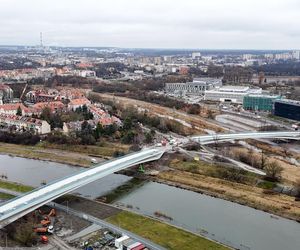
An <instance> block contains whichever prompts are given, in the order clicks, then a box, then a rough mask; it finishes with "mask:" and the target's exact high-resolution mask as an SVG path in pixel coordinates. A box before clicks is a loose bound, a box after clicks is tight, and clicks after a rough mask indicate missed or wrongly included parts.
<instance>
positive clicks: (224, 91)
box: [205, 85, 262, 104]
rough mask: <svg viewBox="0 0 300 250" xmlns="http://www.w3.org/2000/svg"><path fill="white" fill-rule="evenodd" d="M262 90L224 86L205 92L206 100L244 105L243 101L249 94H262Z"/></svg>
mask: <svg viewBox="0 0 300 250" xmlns="http://www.w3.org/2000/svg"><path fill="white" fill-rule="evenodd" d="M261 93H262V89H261V88H255V89H253V88H250V87H248V86H229V85H227V86H223V87H220V88H215V89H212V90H208V91H206V92H205V100H208V101H217V102H231V103H238V104H242V103H243V99H244V97H245V96H246V95H249V94H261Z"/></svg>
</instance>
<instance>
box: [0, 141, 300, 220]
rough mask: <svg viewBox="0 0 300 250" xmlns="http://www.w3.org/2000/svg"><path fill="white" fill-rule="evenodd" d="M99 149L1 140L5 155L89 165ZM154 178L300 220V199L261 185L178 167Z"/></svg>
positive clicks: (0, 149) (113, 194) (0, 145)
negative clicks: (234, 180) (31, 144)
mask: <svg viewBox="0 0 300 250" xmlns="http://www.w3.org/2000/svg"><path fill="white" fill-rule="evenodd" d="M110 146H111V147H110V148H111V149H110V150H107V147H106V149H105V150H106V151H105V152H106V154H110V153H112V152H113V151H114V150H116V149H120V147H118V146H116V147H115V148H113V147H112V145H110ZM83 147H85V146H83ZM99 148H100V149H98V150H99V151H96V150H97V148H96V147H95V146H92V147H86V148H78V147H70V150H73V151H68V150H67V149H69V148H67V147H65V146H61V145H58V146H57V145H43V146H41V145H38V146H23V145H15V144H7V143H0V152H1V153H2V154H9V155H13V156H19V157H24V158H31V159H38V160H44V161H53V162H59V163H64V164H69V165H74V166H81V167H88V166H90V165H91V163H90V158H91V156H90V154H89V153H87V152H86V151H88V152H93V153H99V152H103V147H102V148H101V147H99ZM80 149H81V150H82V152H85V153H84V154H83V153H79V152H74V151H79V150H80ZM123 149H124V148H123ZM97 155H98V154H97ZM153 180H154V181H157V182H161V183H165V184H167V185H171V186H176V187H180V188H184V189H188V190H191V191H194V192H198V193H203V194H207V195H210V196H213V197H218V198H220V199H225V200H229V201H232V202H235V203H238V204H242V205H245V206H249V207H252V208H255V209H259V210H262V211H265V212H269V213H272V214H276V215H278V216H281V217H284V218H288V219H292V220H296V221H300V202H296V201H295V200H294V198H293V197H290V196H287V195H282V194H275V193H272V192H267V191H268V190H264V189H262V188H258V187H253V186H249V185H245V184H241V183H236V182H231V181H226V180H222V179H218V178H214V177H210V176H206V175H201V174H197V173H190V172H187V171H182V170H178V169H176V170H172V171H162V172H160V174H159V175H158V176H156V177H154V178H153ZM133 186H135V185H133ZM124 190H125V192H127V191H126V190H127V187H125V188H124ZM124 190H123V191H124ZM129 190H130V188H129ZM123 191H122V190H117V192H115V193H112V194H111V197H109V200H111V199H112V200H115V199H116V198H117V197H118V196H119V195H120V193H121V194H122V193H124V192H123Z"/></svg>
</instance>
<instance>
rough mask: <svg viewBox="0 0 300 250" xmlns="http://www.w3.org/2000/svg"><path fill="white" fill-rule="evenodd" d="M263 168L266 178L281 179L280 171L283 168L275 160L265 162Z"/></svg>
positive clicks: (271, 179) (270, 179)
mask: <svg viewBox="0 0 300 250" xmlns="http://www.w3.org/2000/svg"><path fill="white" fill-rule="evenodd" d="M264 170H265V171H266V177H265V179H266V180H269V181H279V180H280V179H281V173H282V171H283V168H282V167H281V166H279V164H278V163H277V162H276V161H272V162H270V163H268V164H266V166H265V167H264Z"/></svg>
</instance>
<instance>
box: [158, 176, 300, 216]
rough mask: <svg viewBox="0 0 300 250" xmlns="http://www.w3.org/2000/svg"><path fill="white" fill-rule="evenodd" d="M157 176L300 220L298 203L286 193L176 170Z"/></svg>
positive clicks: (299, 205)
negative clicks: (270, 192) (269, 192)
mask: <svg viewBox="0 0 300 250" xmlns="http://www.w3.org/2000/svg"><path fill="white" fill-rule="evenodd" d="M158 178H159V179H162V180H164V181H170V182H172V183H174V184H181V185H183V186H184V187H186V188H188V189H191V190H194V191H199V192H204V193H208V194H210V195H216V196H217V197H219V198H224V199H227V200H231V201H234V202H237V203H240V204H244V205H247V206H250V207H254V208H257V209H260V210H264V211H268V212H271V213H274V214H278V215H281V216H284V217H287V218H291V219H296V220H300V203H299V202H295V201H294V198H293V197H290V196H287V195H282V194H265V192H264V190H263V189H262V188H258V187H253V186H249V185H245V184H241V183H234V182H230V181H226V180H221V179H218V178H213V177H208V176H205V175H201V174H193V173H189V172H183V171H178V170H175V171H174V170H173V171H166V172H162V173H160V174H159V175H158Z"/></svg>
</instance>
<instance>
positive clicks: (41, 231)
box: [33, 225, 54, 234]
mask: <svg viewBox="0 0 300 250" xmlns="http://www.w3.org/2000/svg"><path fill="white" fill-rule="evenodd" d="M33 231H34V232H35V233H38V234H53V232H54V228H53V226H52V225H50V226H48V227H36V228H34V229H33Z"/></svg>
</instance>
